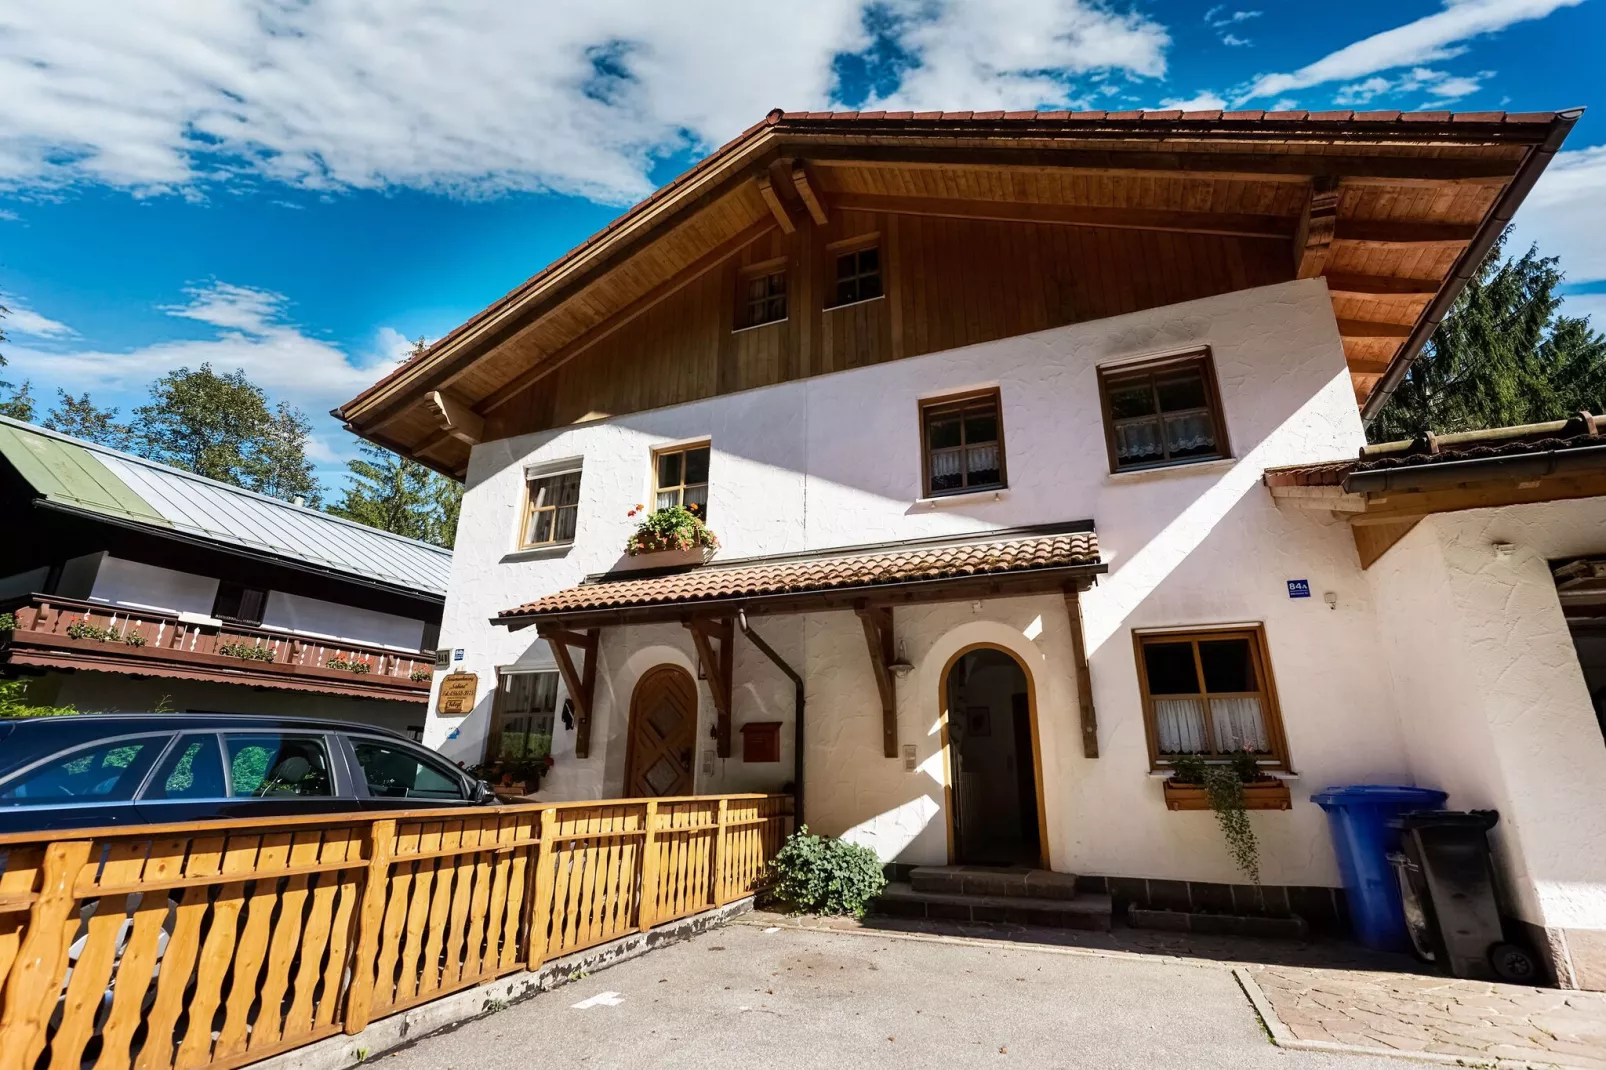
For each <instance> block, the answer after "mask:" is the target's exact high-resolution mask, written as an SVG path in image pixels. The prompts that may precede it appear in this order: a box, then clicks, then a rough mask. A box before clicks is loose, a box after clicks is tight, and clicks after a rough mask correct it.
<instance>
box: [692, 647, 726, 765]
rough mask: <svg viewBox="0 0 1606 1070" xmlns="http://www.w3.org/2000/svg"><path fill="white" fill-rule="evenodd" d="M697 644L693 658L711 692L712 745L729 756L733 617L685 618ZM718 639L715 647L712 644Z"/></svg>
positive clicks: (723, 754) (722, 754)
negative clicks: (695, 654) (712, 696)
mask: <svg viewBox="0 0 1606 1070" xmlns="http://www.w3.org/2000/svg"><path fill="white" fill-rule="evenodd" d="M685 625H686V630H687V631H689V632H691V639H692V643H693V645H695V646H696V647H697V660H698V661H700V662H702V664H703V672H704V674H705V675H706V676H707V677H708V690H709V691H711V692H712V693H713V695H714V711H715V713H716V715H717V718H716V720H715V726H714V733H715V741H716V743H715V745H716V747H717V748H718V750H719V756H720V757H721V758H729V757H730V756H731V705H732V703H731V694H732V687H731V682H732V669H733V667H734V666H733V663H734V661H735V646H734V643H735V639H736V621H735V620H734V619H733V618H731V617H726V618H724V619H723V620H710V619H707V618H704V617H694V618H692V619H691V620H688V621H686V622H685ZM716 642H717V643H718V644H719V645H718V646H717V647H716V646H715V645H714V644H715V643H716Z"/></svg>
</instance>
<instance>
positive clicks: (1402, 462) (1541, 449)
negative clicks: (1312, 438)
mask: <svg viewBox="0 0 1606 1070" xmlns="http://www.w3.org/2000/svg"><path fill="white" fill-rule="evenodd" d="M1589 446H1606V416H1593V415H1590V414H1589V413H1580V414H1579V415H1577V416H1575V417H1573V418H1572V419H1570V420H1554V421H1551V422H1549V423H1542V424H1524V425H1521V426H1518V427H1496V428H1491V429H1489V430H1487V431H1464V432H1458V433H1456V434H1450V435H1432V434H1429V435H1423V436H1421V437H1420V438H1416V439H1405V440H1401V441H1399V442H1385V443H1382V444H1380V445H1376V446H1367V447H1364V448H1363V449H1362V450H1361V453H1360V456H1359V457H1357V458H1356V459H1355V460H1352V461H1323V462H1320V463H1317V464H1297V465H1289V466H1287V467H1283V468H1268V469H1266V472H1265V476H1264V481H1265V483H1266V486H1268V487H1339V486H1343V485H1344V483H1345V481H1346V480H1348V479H1349V478H1350V477H1351V476H1356V475H1361V474H1364V473H1368V472H1387V471H1391V470H1399V469H1405V468H1431V467H1434V466H1437V465H1444V464H1450V463H1452V462H1456V461H1482V460H1495V459H1498V458H1501V457H1520V456H1523V455H1526V454H1540V453H1555V452H1565V451H1570V450H1577V449H1583V448H1585V447H1589Z"/></svg>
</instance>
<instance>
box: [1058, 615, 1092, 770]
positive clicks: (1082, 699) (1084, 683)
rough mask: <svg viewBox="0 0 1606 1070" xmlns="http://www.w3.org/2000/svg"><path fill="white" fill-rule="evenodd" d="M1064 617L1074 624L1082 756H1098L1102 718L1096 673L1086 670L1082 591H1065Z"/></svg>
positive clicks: (1073, 649) (1072, 643) (1073, 634)
mask: <svg viewBox="0 0 1606 1070" xmlns="http://www.w3.org/2000/svg"><path fill="white" fill-rule="evenodd" d="M1065 614H1066V616H1068V617H1069V618H1070V622H1071V660H1072V661H1073V662H1074V663H1075V665H1076V705H1077V707H1078V708H1079V709H1080V710H1081V714H1082V757H1084V758H1097V757H1098V756H1099V717H1098V712H1097V711H1096V710H1094V708H1093V674H1092V673H1091V672H1089V671H1088V667H1087V641H1086V639H1085V638H1084V637H1083V635H1082V592H1081V589H1080V588H1078V587H1077V586H1076V585H1075V584H1068V585H1066V588H1065Z"/></svg>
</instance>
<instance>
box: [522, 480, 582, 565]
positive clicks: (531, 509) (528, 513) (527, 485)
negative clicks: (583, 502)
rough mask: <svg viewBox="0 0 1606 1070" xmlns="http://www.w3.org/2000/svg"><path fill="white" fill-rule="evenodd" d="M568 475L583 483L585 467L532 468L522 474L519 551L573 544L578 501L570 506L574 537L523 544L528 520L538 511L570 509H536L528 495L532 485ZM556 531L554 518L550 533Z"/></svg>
mask: <svg viewBox="0 0 1606 1070" xmlns="http://www.w3.org/2000/svg"><path fill="white" fill-rule="evenodd" d="M568 475H575V476H580V477H581V482H582V483H583V482H584V480H585V467H584V465H580V464H576V465H565V466H563V467H561V468H550V469H545V468H534V469H531V470H527V471H526V472H525V473H524V502H523V504H522V505H520V507H519V531H518V548H519V549H520V550H544V549H546V548H547V547H549V546H570V545H572V544H573V543H574V537H575V536H578V535H579V534H580V503H579V501H576V502H575V504H574V505H573V506H572V508H573V509H574V511H575V526H574V531H575V535H574V536H571V537H569V538H567V539H547V540H546V541H545V542H525V541H524V540H525V535H526V534H527V533H528V532H529V531H530V520H531V518H532V517H533V516H534V514H535V513H536V512H537V511H538V510H539V511H548V510H550V511H551V512H553V513H556V512H557V510H558V509H560V508H562V509H567V508H571V507H570V506H557V505H543V506H539V507H537V506H536V504H535V495H534V494H532V493H530V491H531V487H532V485H533V484H534V483H536V482H537V481H538V480H543V479H556V478H558V477H559V476H568ZM577 493H578V492H577ZM557 530H558V525H557V519H556V517H554V518H553V523H552V531H553V532H554V534H555V533H556V532H557Z"/></svg>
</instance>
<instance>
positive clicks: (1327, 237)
mask: <svg viewBox="0 0 1606 1070" xmlns="http://www.w3.org/2000/svg"><path fill="white" fill-rule="evenodd" d="M1340 197H1341V194H1340V192H1339V188H1338V181H1337V179H1334V178H1322V177H1318V178H1315V179H1313V180H1312V181H1311V186H1310V194H1309V195H1308V196H1307V197H1306V198H1305V208H1304V210H1303V211H1302V212H1301V213H1300V216H1299V224H1298V226H1297V227H1296V228H1295V231H1294V277H1295V278H1297V279H1314V278H1316V277H1317V276H1318V275H1320V274H1321V273H1322V271H1323V270H1325V269H1326V267H1327V254H1328V253H1329V252H1330V251H1331V250H1332V246H1333V232H1334V230H1335V228H1336V226H1337V224H1338V202H1339V198H1340Z"/></svg>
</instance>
